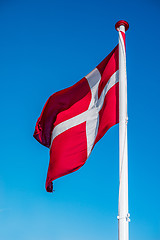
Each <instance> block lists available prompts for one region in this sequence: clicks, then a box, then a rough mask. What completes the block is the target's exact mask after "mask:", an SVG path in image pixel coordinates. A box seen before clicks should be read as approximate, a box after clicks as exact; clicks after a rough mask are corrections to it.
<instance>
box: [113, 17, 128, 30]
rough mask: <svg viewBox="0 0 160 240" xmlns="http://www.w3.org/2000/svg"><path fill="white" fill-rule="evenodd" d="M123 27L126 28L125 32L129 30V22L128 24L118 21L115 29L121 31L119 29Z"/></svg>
mask: <svg viewBox="0 0 160 240" xmlns="http://www.w3.org/2000/svg"><path fill="white" fill-rule="evenodd" d="M121 25H123V26H124V27H125V31H127V30H128V28H129V24H128V22H126V21H124V20H120V21H118V22H117V23H116V24H115V29H116V30H117V31H118V29H119V27H120V26H121Z"/></svg>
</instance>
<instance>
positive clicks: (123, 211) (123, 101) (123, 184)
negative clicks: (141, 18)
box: [115, 20, 130, 240]
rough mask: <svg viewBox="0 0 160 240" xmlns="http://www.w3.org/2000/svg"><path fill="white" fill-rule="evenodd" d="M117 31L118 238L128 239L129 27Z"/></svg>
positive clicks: (119, 24) (119, 26)
mask: <svg viewBox="0 0 160 240" xmlns="http://www.w3.org/2000/svg"><path fill="white" fill-rule="evenodd" d="M115 28H116V30H117V31H118V32H119V204H118V217H117V218H118V240H128V239H129V226H128V223H129V221H130V219H129V216H130V215H129V213H128V144H127V122H128V114H127V76H126V47H125V32H126V31H127V30H128V28H129V24H128V23H127V22H126V21H123V20H121V21H118V22H117V23H116V25H115Z"/></svg>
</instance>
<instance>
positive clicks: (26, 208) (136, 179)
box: [0, 0, 160, 240]
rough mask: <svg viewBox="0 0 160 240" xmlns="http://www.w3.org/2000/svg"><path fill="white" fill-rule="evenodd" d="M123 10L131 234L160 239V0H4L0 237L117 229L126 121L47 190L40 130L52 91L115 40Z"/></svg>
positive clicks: (77, 237)
mask: <svg viewBox="0 0 160 240" xmlns="http://www.w3.org/2000/svg"><path fill="white" fill-rule="evenodd" d="M120 19H124V20H126V21H128V22H129V24H130V29H129V30H128V31H127V33H126V44H127V75H128V114H129V123H128V142H129V146H128V148H129V212H130V214H131V223H130V240H160V220H159V214H160V204H159V203H160V191H159V189H160V188H159V185H160V178H159V170H160V154H159V150H160V146H159V145H160V140H159V136H160V128H159V119H160V110H159V109H160V107H159V104H160V100H159V99H160V97H159V96H160V72H159V65H160V60H159V59H160V57H159V56H160V47H159V45H160V30H159V22H160V3H159V1H158V0H146V1H144V0H141V1H138V0H134V1H133V0H131V1H123V0H122V1H117V0H115V1H104V0H99V1H95V0H92V1H91V0H85V1H84V0H81V1H73V0H68V1H64V0H61V1H58V0H53V1H51V0H50V1H49V0H46V1H44V0H43V1H42V0H39V1H36V0H32V1H31V0H30V1H28V0H23V1H18V0H17V1H14V0H13V1H10V0H6V1H4V0H1V1H0V23H1V24H0V81H1V84H0V86H1V91H0V92H1V93H0V102H1V108H0V116H1V117H0V127H1V137H0V149H1V150H0V239H1V240H82V239H86V240H103V239H104V240H105V239H117V237H118V231H117V228H118V223H117V214H118V171H119V170H118V125H116V126H114V127H113V128H111V129H110V130H109V131H108V133H107V134H106V135H105V136H104V137H103V138H102V139H101V140H100V141H99V142H98V144H97V145H96V146H95V148H94V150H93V152H92V154H91V156H90V157H89V159H88V161H87V163H86V164H85V165H84V166H83V167H82V168H81V169H80V170H79V171H77V172H75V173H72V174H70V175H67V176H65V177H62V178H60V179H58V180H56V181H55V183H54V188H55V190H56V191H55V192H54V193H53V194H50V193H47V192H46V191H45V188H44V185H45V179H46V174H47V169H48V162H49V151H48V149H47V148H45V147H43V146H42V145H40V144H39V143H38V142H37V141H36V140H35V139H34V138H33V132H34V127H35V123H36V121H37V118H38V117H39V115H40V113H41V110H42V107H43V106H44V103H45V102H46V100H47V99H48V97H49V96H50V95H51V94H52V93H54V92H56V91H58V90H61V89H63V88H66V87H68V86H71V85H73V84H74V83H75V82H77V81H78V80H80V79H81V78H82V77H83V76H85V75H86V74H88V73H89V72H90V71H91V70H92V69H93V68H95V66H96V65H97V64H98V63H99V62H100V61H101V60H102V59H103V58H104V57H105V56H106V55H108V53H109V52H110V51H111V50H112V49H113V48H114V47H115V46H116V44H117V43H118V33H117V32H116V30H115V28H114V25H115V23H116V22H117V21H118V20H120Z"/></svg>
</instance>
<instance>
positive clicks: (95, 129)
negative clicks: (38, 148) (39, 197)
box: [34, 45, 119, 192]
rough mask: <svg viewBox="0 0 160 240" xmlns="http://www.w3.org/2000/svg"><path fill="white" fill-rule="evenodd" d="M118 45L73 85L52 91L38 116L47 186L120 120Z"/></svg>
mask: <svg viewBox="0 0 160 240" xmlns="http://www.w3.org/2000/svg"><path fill="white" fill-rule="evenodd" d="M118 48H119V46H118V45H117V46H116V47H115V48H114V49H113V51H112V52H111V53H110V54H109V55H108V56H107V57H106V58H105V59H104V60H103V61H102V62H101V63H100V64H99V65H98V66H97V67H96V68H95V69H94V70H93V71H92V72H90V73H89V74H88V75H87V76H85V77H84V78H82V79H81V80H80V81H79V82H77V83H76V84H75V85H73V86H71V87H69V88H67V89H64V90H62V91H59V92H57V93H54V94H53V95H51V96H50V97H49V99H48V100H47V102H46V104H45V106H44V108H43V110H42V113H41V115H40V117H39V118H38V121H37V124H36V127H35V132H34V137H35V138H36V139H37V141H39V142H40V143H41V144H43V145H44V146H46V147H48V148H50V162H49V168H48V173H47V179H46V190H47V191H48V192H52V191H53V184H52V181H53V180H55V179H57V178H59V177H61V176H64V175H66V174H69V173H71V172H74V171H76V170H78V169H79V168H80V167H82V166H83V165H84V163H85V162H86V160H87V158H88V157H89V155H90V153H91V151H92V149H93V147H94V146H95V144H96V143H97V142H98V141H99V140H100V139H101V138H102V137H103V135H104V134H105V133H106V132H107V130H108V129H109V128H110V127H112V126H113V125H115V124H116V123H118V122H119V60H118V59H119V53H118Z"/></svg>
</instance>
